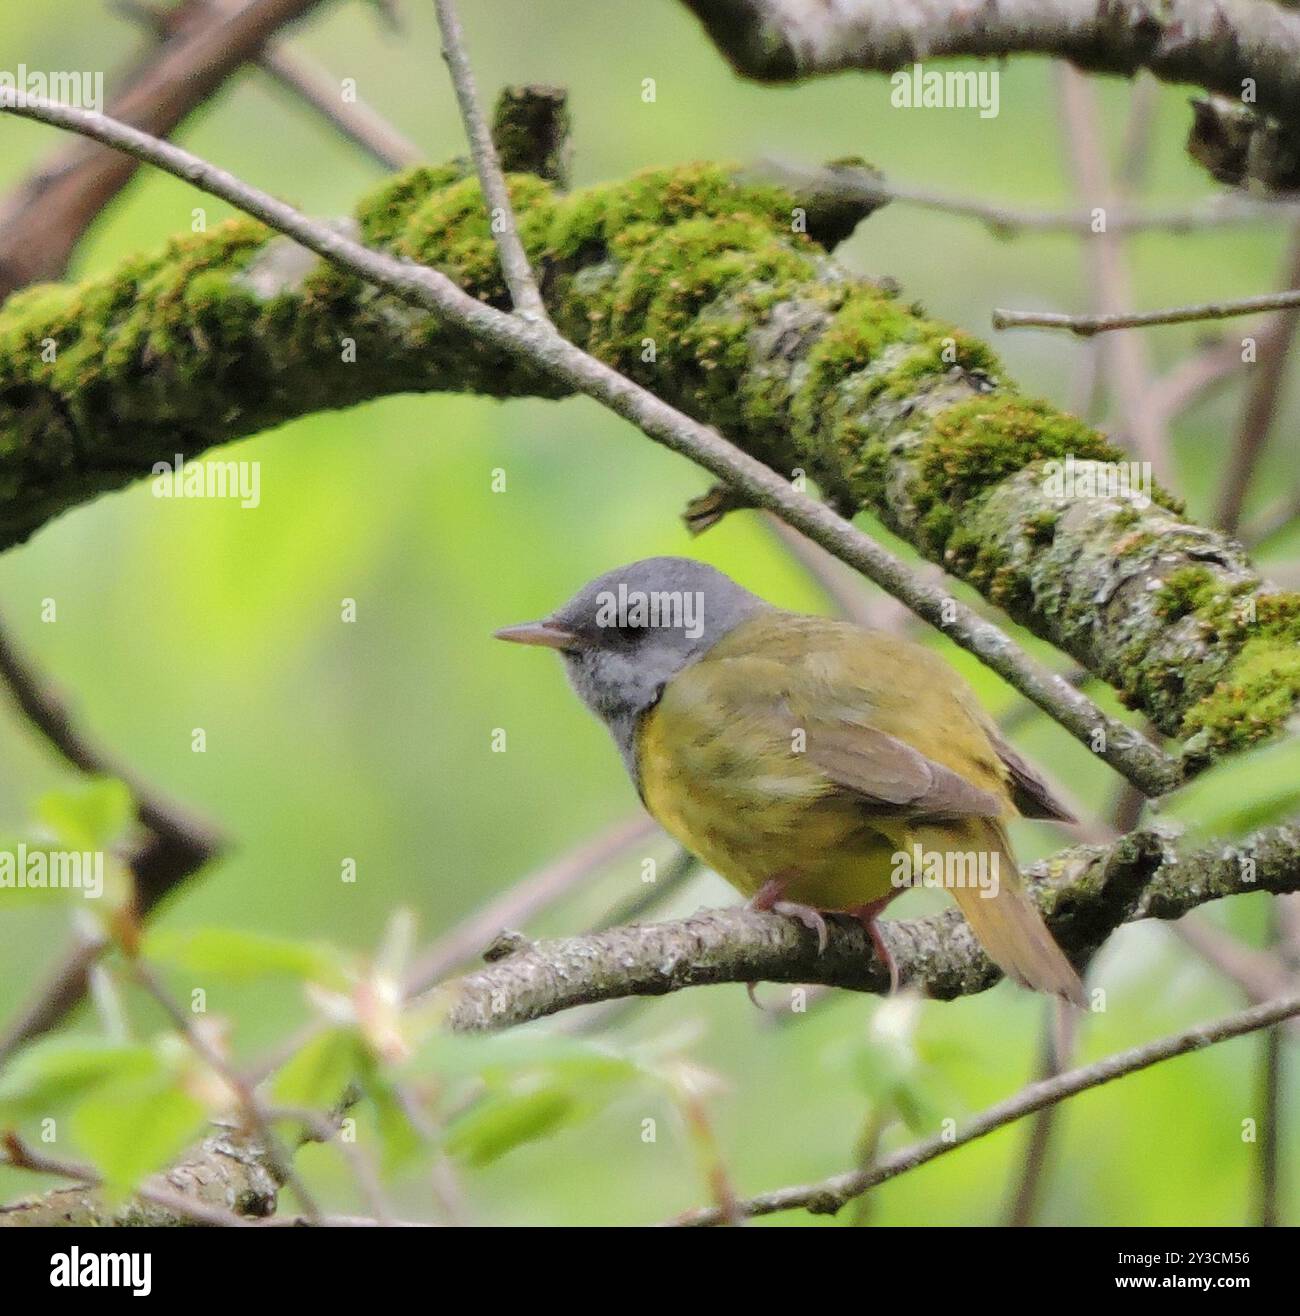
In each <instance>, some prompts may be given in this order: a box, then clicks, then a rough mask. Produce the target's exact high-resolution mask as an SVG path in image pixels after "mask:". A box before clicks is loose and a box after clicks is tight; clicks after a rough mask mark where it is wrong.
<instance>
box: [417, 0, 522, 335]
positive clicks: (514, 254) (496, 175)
mask: <svg viewBox="0 0 1300 1316" xmlns="http://www.w3.org/2000/svg"><path fill="white" fill-rule="evenodd" d="M434 7H435V8H436V9H437V11H438V28H439V30H440V31H441V32H442V57H443V59H445V60H446V61H447V67H448V68H449V69H450V70H451V81H452V86H454V87H455V89H456V103H457V104H458V105H459V106H460V117H461V119H462V120H463V121H464V124H465V133H466V136H468V138H469V148H470V153H471V154H472V155H473V157H474V166H475V168H476V169H477V171H478V177H479V182H480V184H482V187H483V195H484V197H486V198H487V203H488V205H489V206H490V207H491V212H492V234H493V236H494V237H495V238H496V243H497V251H498V252H499V253H500V256H501V268H502V270H503V271H504V272H505V276H506V283H507V285H508V286H509V288H510V298H511V301H513V303H514V308H515V310H516V312H518V314H519V315H520V316H521V317H522V318H523V319H525V320H542V321H545V320H547V318H548V317H547V314H546V306H545V304H544V303H543V301H542V294H541V293H540V292H538V290H537V280H536V279H534V278H533V271H532V267H531V266H530V265H529V264H528V257H527V256H526V255H525V254H524V244H523V243H522V242H520V240H519V229H518V227H517V225H516V224H515V213H514V209H513V207H512V206H511V204H510V193H509V192H508V191H507V190H506V180H505V177H504V175H503V174H502V173H501V162H500V161H499V160H498V159H497V152H496V147H495V146H494V145H493V142H492V134H491V133H490V132H489V131H488V125H487V119H485V118H484V116H483V111H482V109H481V107H480V106H479V102H478V89H477V87H476V86H475V83H474V70H473V69H472V68H471V67H470V62H469V56H468V54H467V53H466V51H465V33H464V31H463V30H462V28H461V25H460V16H459V15H458V14H457V12H456V6H455V5H454V4H453V3H452V0H434Z"/></svg>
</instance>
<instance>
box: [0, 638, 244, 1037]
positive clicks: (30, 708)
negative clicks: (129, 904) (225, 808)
mask: <svg viewBox="0 0 1300 1316" xmlns="http://www.w3.org/2000/svg"><path fill="white" fill-rule="evenodd" d="M0 685H3V687H4V688H5V689H6V690H7V691H8V694H9V696H10V697H11V698H12V699H13V702H14V704H15V706H16V707H17V709H18V711H19V712H20V713H21V714H22V715H23V717H25V718H26V720H27V721H28V722H29V723H30V724H31V726H32V727H33V728H34V729H35V730H36V731H37V732H38V733H39V734H40V735H41V736H42V737H43V738H44V739H45V741H46V743H47V744H49V745H50V746H51V748H52V749H54V751H55V752H56V753H57V754H58V755H59V756H60V757H61V758H62V759H63V760H64V761H65V762H66V763H68V764H70V765H71V766H72V767H74V768H76V769H77V770H78V771H79V772H84V773H86V774H87V775H88V776H102V777H116V778H117V779H118V780H119V781H122V782H124V783H125V785H126V786H127V789H128V790H129V791H130V792H131V798H132V802H133V805H134V808H135V816H136V819H137V821H138V822H139V823H140V825H141V827H142V828H143V829H144V832H145V835H144V837H143V838H142V839H141V840H140V841H139V842H138V844H137V845H136V847H135V849H134V851H133V852H132V854H131V855H130V857H129V859H128V865H129V867H130V869H131V874H132V877H133V879H134V889H135V915H136V917H137V918H144V917H145V916H147V915H148V914H149V913H150V912H151V911H152V910H153V909H154V907H155V906H156V905H157V904H158V902H159V901H160V900H162V899H163V897H164V896H166V895H168V894H169V893H170V892H172V891H175V890H176V889H177V888H178V887H180V886H181V885H182V884H183V883H184V882H185V881H186V880H188V879H189V878H190V877H192V876H193V875H194V874H195V873H197V872H198V871H199V869H201V868H202V867H203V866H204V865H205V864H207V863H208V862H210V861H211V860H212V859H214V858H216V856H217V855H218V854H220V852H221V850H222V848H223V846H224V844H225V843H224V841H223V839H222V838H221V836H220V835H219V833H217V832H216V831H215V830H213V829H212V828H211V827H210V826H208V825H207V824H205V823H203V822H200V821H199V820H198V819H197V818H194V817H193V816H191V815H190V814H188V813H187V812H186V811H185V810H184V809H182V808H181V807H180V806H179V805H177V804H175V803H173V802H172V801H171V800H168V799H166V798H165V797H164V796H162V795H159V794H158V793H157V792H155V791H154V790H153V789H152V788H151V787H149V786H148V785H146V784H145V783H144V782H142V781H141V780H140V779H139V778H138V777H137V776H136V775H135V773H133V772H131V771H130V770H129V769H128V768H126V767H124V766H123V765H122V764H121V763H119V762H118V761H117V760H116V759H115V758H114V757H113V756H112V755H111V754H110V753H109V752H108V751H107V750H104V749H103V748H101V747H100V746H99V745H97V744H95V742H94V741H93V740H92V739H91V738H90V737H89V736H88V735H87V734H86V733H85V732H84V731H83V730H82V729H81V728H80V727H79V726H78V725H77V723H76V722H75V721H74V720H73V718H72V716H71V714H70V713H69V712H68V709H67V707H66V706H65V705H64V703H63V701H62V700H61V699H60V698H59V697H58V695H56V694H55V693H54V691H53V690H51V689H50V687H49V685H48V683H47V682H46V681H45V680H44V679H43V678H42V677H41V676H40V674H39V673H38V672H37V671H36V669H35V668H34V667H32V666H31V664H30V663H29V662H28V661H27V660H26V659H25V658H24V657H23V655H22V654H21V653H19V651H18V649H17V647H16V646H15V644H14V642H13V640H12V638H11V637H10V635H9V634H8V632H7V630H6V629H5V628H4V626H3V625H0ZM101 950H102V944H100V943H97V942H94V941H87V940H78V941H76V942H75V943H74V944H73V945H72V946H71V947H70V948H69V949H68V950H67V951H66V952H65V954H64V957H63V960H62V962H61V963H60V964H59V966H58V967H57V968H56V969H55V971H54V972H53V974H52V975H51V977H50V978H49V980H48V981H47V982H46V983H44V984H43V985H42V986H41V987H40V988H39V989H38V990H37V992H36V993H35V995H34V996H33V998H32V1000H31V1002H30V1003H29V1004H28V1005H26V1006H25V1007H24V1008H23V1009H22V1010H21V1011H20V1012H19V1014H18V1016H17V1017H16V1018H15V1019H14V1020H13V1021H12V1022H11V1023H10V1024H9V1026H8V1027H7V1029H6V1030H5V1033H4V1036H3V1038H2V1039H0V1062H3V1060H4V1058H5V1057H6V1056H8V1055H9V1054H10V1053H11V1052H12V1051H13V1050H14V1049H15V1048H16V1047H18V1046H20V1045H22V1044H23V1043H24V1042H28V1041H30V1040H31V1039H32V1038H33V1037H39V1036H40V1035H41V1034H42V1033H44V1032H47V1031H48V1030H49V1029H50V1028H53V1027H54V1026H55V1025H56V1024H57V1023H58V1022H59V1021H60V1020H61V1019H62V1018H64V1016H65V1015H66V1014H67V1013H68V1011H69V1010H71V1009H72V1008H73V1007H74V1006H76V1005H77V1004H78V1003H79V1002H80V1001H81V1000H82V999H83V998H84V996H85V993H86V986H87V981H88V979H87V975H88V973H89V971H90V967H91V965H92V964H94V962H95V961H96V960H97V959H98V958H99V955H100V953H101Z"/></svg>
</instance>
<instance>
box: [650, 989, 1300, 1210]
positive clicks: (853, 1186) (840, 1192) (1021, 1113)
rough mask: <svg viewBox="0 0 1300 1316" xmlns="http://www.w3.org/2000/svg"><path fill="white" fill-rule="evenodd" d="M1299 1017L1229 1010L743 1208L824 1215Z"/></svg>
mask: <svg viewBox="0 0 1300 1316" xmlns="http://www.w3.org/2000/svg"><path fill="white" fill-rule="evenodd" d="M1297 1014H1300V995H1298V994H1296V993H1292V994H1290V995H1287V996H1281V997H1279V998H1278V999H1277V1000H1275V1001H1269V1002H1268V1003H1267V1004H1265V1005H1256V1006H1252V1007H1251V1008H1250V1009H1249V1010H1243V1011H1242V1012H1241V1013H1240V1014H1234V1015H1229V1016H1228V1017H1227V1018H1226V1019H1218V1020H1216V1021H1215V1022H1213V1023H1208V1024H1197V1025H1196V1026H1195V1027H1192V1028H1188V1029H1185V1030H1184V1031H1183V1032H1181V1033H1174V1034H1173V1035H1172V1036H1170V1037H1163V1038H1160V1039H1159V1040H1158V1041H1155V1042H1146V1043H1144V1044H1143V1045H1141V1046H1135V1047H1133V1048H1132V1049H1131V1050H1128V1051H1120V1052H1118V1053H1117V1054H1115V1055H1112V1056H1107V1057H1106V1058H1105V1059H1104V1060H1098V1061H1097V1062H1096V1063H1095V1064H1091V1065H1084V1066H1082V1067H1081V1068H1078V1069H1071V1070H1068V1071H1067V1072H1065V1073H1063V1074H1057V1075H1054V1076H1053V1077H1051V1078H1047V1079H1043V1080H1042V1081H1040V1082H1038V1083H1030V1084H1029V1085H1028V1086H1027V1087H1024V1088H1021V1089H1020V1091H1019V1092H1017V1093H1016V1094H1015V1096H1013V1097H1008V1098H1007V1100H1006V1101H1002V1102H999V1103H998V1104H997V1105H996V1106H990V1107H989V1108H988V1109H987V1110H984V1111H981V1112H980V1114H978V1115H977V1116H975V1118H974V1119H972V1120H971V1121H970V1122H969V1123H968V1124H967V1125H966V1126H965V1128H963V1129H959V1130H958V1131H957V1133H956V1134H949V1133H948V1132H946V1131H945V1132H943V1133H938V1134H935V1135H934V1137H931V1138H926V1139H924V1140H922V1141H921V1142H917V1143H913V1144H912V1145H911V1146H910V1147H904V1148H903V1149H902V1150H901V1151H897V1152H894V1153H893V1154H892V1155H891V1156H885V1157H883V1158H882V1159H880V1160H878V1161H877V1162H876V1163H875V1164H874V1165H872V1166H870V1167H869V1168H867V1169H865V1170H852V1171H850V1172H849V1173H847V1174H837V1175H833V1176H832V1177H831V1178H829V1179H824V1180H822V1181H821V1182H820V1183H812V1184H798V1185H796V1186H795V1187H792V1188H780V1189H777V1190H776V1191H775V1192H770V1193H761V1194H759V1196H757V1197H750V1198H747V1199H745V1200H742V1201H740V1202H738V1203H736V1206H735V1209H736V1210H738V1211H739V1212H740V1214H741V1215H742V1216H747V1217H753V1216H760V1215H774V1214H776V1213H777V1212H778V1211H794V1210H799V1209H804V1210H808V1211H812V1212H813V1213H815V1214H818V1215H833V1214H834V1213H835V1212H836V1211H838V1210H839V1209H840V1207H842V1206H843V1205H844V1204H845V1203H846V1202H850V1201H852V1200H853V1199H854V1198H855V1197H860V1196H861V1195H862V1194H863V1193H865V1192H867V1191H868V1189H871V1188H874V1187H876V1185H877V1184H882V1183H885V1182H886V1181H887V1180H889V1179H894V1178H897V1177H898V1176H899V1175H900V1174H904V1173H906V1172H907V1171H908V1170H914V1169H916V1168H917V1167H918V1166H921V1165H925V1164H926V1163H927V1162H929V1161H932V1160H934V1159H935V1157H937V1156H943V1155H946V1154H947V1153H948V1152H950V1151H955V1150H956V1149H957V1148H958V1147H964V1146H966V1145H967V1144H968V1143H971V1142H974V1141H975V1140H976V1139H978V1138H983V1137H985V1136H986V1135H987V1134H990V1133H993V1132H994V1131H995V1130H997V1129H1001V1128H1005V1127H1006V1125H1008V1124H1013V1123H1014V1122H1015V1121H1016V1120H1020V1119H1024V1117H1025V1116H1026V1115H1032V1114H1033V1113H1034V1112H1035V1111H1039V1110H1045V1109H1046V1108H1048V1107H1049V1106H1053V1105H1056V1104H1057V1103H1058V1102H1061V1101H1064V1100H1065V1099H1066V1098H1067V1097H1073V1096H1077V1095H1078V1094H1079V1093H1080V1092H1087V1091H1088V1090H1089V1089H1090V1088H1096V1087H1100V1086H1101V1085H1102V1084H1103V1083H1111V1082H1114V1080H1115V1079H1117V1078H1124V1077H1125V1076H1127V1075H1128V1074H1135V1073H1137V1072H1138V1071H1139V1070H1142V1069H1149V1068H1150V1067H1151V1066H1152V1065H1158V1064H1160V1063H1161V1062H1162V1061H1165V1060H1172V1059H1174V1057H1176V1056H1184V1055H1187V1054H1188V1053H1189V1052H1192V1051H1200V1050H1202V1049H1203V1048H1204V1047H1207V1046H1214V1045H1215V1044H1216V1043H1218V1042H1226V1041H1228V1040H1229V1039H1231V1038H1234V1037H1242V1036H1244V1035H1245V1034H1247V1033H1253V1032H1256V1031H1257V1030H1258V1029H1260V1028H1267V1027H1269V1026H1270V1025H1272V1024H1277V1023H1281V1022H1282V1021H1283V1020H1284V1019H1291V1018H1294V1017H1295V1016H1296V1015H1297ZM669 1223H671V1224H675V1225H716V1224H722V1223H724V1221H723V1220H722V1219H721V1217H720V1214H719V1212H718V1211H717V1209H716V1208H714V1207H705V1208H703V1209H701V1210H697V1211H688V1212H686V1213H685V1214H684V1215H681V1216H678V1217H677V1219H675V1220H673V1221H670V1222H669Z"/></svg>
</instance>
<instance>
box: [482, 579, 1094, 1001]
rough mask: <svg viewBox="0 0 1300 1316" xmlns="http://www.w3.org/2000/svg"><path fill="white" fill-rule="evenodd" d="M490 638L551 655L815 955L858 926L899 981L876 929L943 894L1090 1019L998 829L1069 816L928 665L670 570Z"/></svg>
mask: <svg viewBox="0 0 1300 1316" xmlns="http://www.w3.org/2000/svg"><path fill="white" fill-rule="evenodd" d="M497 636H498V637H499V638H500V639H503V640H510V641H513V642H515V643H517V644H539V645H545V646H547V647H549V648H552V649H557V650H558V651H559V652H560V654H561V656H562V657H563V659H564V664H565V667H566V668H567V670H568V675H569V680H570V682H571V683H572V685H573V687H574V689H575V690H576V691H577V693H578V695H579V696H580V697H581V699H582V700H583V702H584V703H585V704H586V705H587V707H588V708H590V709H591V710H592V712H594V713H595V714H596V715H597V716H598V717H599V718H600V719H601V720H602V721H603V722H604V723H605V725H606V726H607V727H608V728H609V730H610V733H611V734H612V735H613V737H614V741H615V743H616V744H617V745H618V748H619V752H620V753H621V754H622V756H623V761H624V763H625V764H626V765H627V770H628V772H629V773H630V774H631V776H632V780H633V782H634V783H635V785H636V787H637V790H638V792H639V793H640V796H641V799H642V801H643V802H644V803H645V806H646V808H647V809H648V810H649V811H650V813H651V814H653V815H654V817H655V818H656V819H657V820H658V821H659V823H660V824H662V826H663V827H664V828H665V829H666V830H667V831H669V832H671V833H672V835H673V836H675V837H676V838H677V839H678V840H679V841H681V842H682V844H683V845H685V846H686V847H687V848H688V849H690V850H692V851H693V852H694V853H695V854H696V855H698V856H699V857H700V858H701V859H702V860H704V862H705V863H707V864H708V865H709V866H710V867H711V868H713V869H714V870H715V871H716V872H718V873H720V874H721V875H722V876H723V877H725V878H726V879H727V880H728V881H729V882H731V883H732V884H733V885H734V886H736V887H737V888H739V890H740V891H741V892H743V893H744V894H745V895H747V896H749V897H750V898H751V899H750V904H751V906H752V907H754V908H758V909H771V910H775V911H777V912H778V913H784V914H788V915H791V916H794V917H797V918H799V919H801V920H802V921H803V922H804V923H806V924H807V925H808V926H809V927H812V928H814V929H815V930H816V931H817V933H818V936H819V939H820V940H821V943H822V944H823V945H824V944H825V936H826V927H825V920H824V919H823V918H822V912H823V911H831V910H834V911H846V912H848V913H850V914H852V915H854V916H856V917H858V918H859V919H861V920H862V922H863V923H864V924H865V925H866V927H867V929H868V931H869V932H870V933H871V936H872V941H873V943H874V945H875V947H876V950H877V953H878V954H879V955H880V956H881V958H882V960H883V961H884V962H885V963H886V964H888V965H889V968H890V974H891V979H892V980H893V981H894V983H895V984H896V982H897V975H896V970H895V968H894V964H893V959H892V957H891V956H890V955H889V952H888V948H887V946H886V945H885V942H884V939H883V938H882V937H881V935H880V931H879V928H878V927H877V925H876V919H877V916H878V915H879V913H880V911H881V910H882V909H883V908H884V907H885V905H886V904H887V902H888V901H889V900H891V899H892V898H893V897H894V896H895V895H897V894H899V892H900V891H901V890H902V889H903V887H904V886H906V885H944V886H946V887H948V888H949V889H950V890H951V891H952V894H953V896H954V897H955V898H956V900H957V903H958V905H959V906H960V908H961V910H962V913H963V914H964V915H965V916H966V919H967V921H968V922H969V923H970V925H971V927H972V929H973V930H974V932H975V935H976V936H977V937H978V938H979V940H980V942H981V943H982V944H983V946H984V949H985V950H986V951H987V952H988V953H989V955H990V957H991V958H992V959H993V960H994V961H996V963H997V964H998V965H999V966H1000V967H1001V968H1002V970H1003V971H1004V972H1005V973H1006V974H1007V975H1008V976H1009V977H1011V978H1013V979H1014V980H1015V981H1017V982H1019V983H1022V984H1024V985H1025V986H1028V987H1034V988H1037V989H1039V990H1042V991H1047V992H1054V993H1056V994H1058V995H1060V996H1063V997H1065V998H1067V999H1068V1000H1070V1001H1073V1002H1075V1003H1076V1004H1083V988H1082V985H1081V984H1080V982H1079V978H1078V975H1077V974H1076V973H1075V971H1074V969H1073V967H1072V966H1071V965H1070V963H1069V961H1068V960H1067V959H1066V958H1065V955H1064V954H1063V953H1062V951H1061V949H1060V947H1059V946H1058V945H1057V944H1056V942H1055V941H1054V940H1053V939H1052V935H1051V933H1050V932H1049V931H1048V930H1047V927H1046V925H1045V924H1044V923H1043V920H1042V917H1041V916H1040V914H1039V912H1038V909H1037V907H1036V906H1035V905H1034V903H1033V901H1032V900H1031V899H1030V897H1029V896H1028V894H1027V893H1026V891H1025V888H1024V885H1023V882H1022V880H1021V878H1020V874H1019V871H1018V869H1017V868H1016V863H1015V859H1014V857H1013V856H1012V852H1011V845H1010V841H1009V840H1008V838H1007V832H1006V822H1007V820H1008V819H1009V818H1012V817H1014V816H1015V815H1016V813H1017V811H1019V813H1021V814H1023V815H1025V816H1026V817H1031V818H1056V819H1060V820H1062V821H1065V822H1071V821H1073V819H1072V818H1071V816H1070V814H1069V813H1068V811H1067V810H1066V809H1065V808H1064V807H1063V806H1062V805H1060V804H1059V803H1057V801H1056V800H1054V799H1053V798H1052V795H1051V792H1050V791H1049V790H1048V788H1047V786H1046V785H1045V784H1044V783H1043V782H1042V780H1041V779H1040V778H1039V777H1038V776H1037V775H1036V774H1035V773H1034V771H1033V770H1032V769H1031V768H1030V767H1029V766H1028V765H1027V764H1026V763H1025V762H1024V761H1023V760H1022V759H1021V758H1020V757H1019V756H1018V755H1017V754H1016V753H1015V751H1014V750H1012V749H1011V748H1010V746H1008V745H1007V744H1006V743H1005V741H1003V740H1002V738H1001V736H1000V735H999V734H998V731H997V728H996V727H995V726H994V724H993V722H992V721H991V719H990V718H989V717H988V715H987V714H986V713H985V712H984V710H983V709H982V708H981V707H980V705H979V703H978V701H977V700H976V698H975V695H974V693H973V692H972V691H971V690H970V689H969V687H968V686H967V685H966V684H965V683H964V682H963V681H962V679H961V678H960V677H959V676H958V675H957V673H956V672H954V671H953V669H952V668H951V667H949V666H948V664H947V663H946V662H944V661H943V659H941V658H940V657H938V656H937V655H936V654H934V653H931V652H930V651H929V650H928V649H924V648H922V647H920V646H919V645H916V644H913V643H911V642H910V641H908V640H903V639H898V638H896V637H894V636H891V635H885V634H881V633H879V632H875V631H869V630H865V629H863V628H862V627H860V626H855V625H852V624H850V623H848V622H844V621H837V620H833V619H831V618H827V617H816V616H808V615H805V614H802V613H796V612H786V611H784V610H783V609H780V608H776V607H773V606H772V605H771V604H769V603H766V602H764V600H762V599H760V598H758V597H757V596H756V595H754V594H751V593H750V592H749V591H748V590H746V589H743V588H742V587H741V586H740V585H737V584H736V583H735V581H733V580H731V579H730V578H728V577H727V576H724V575H723V574H722V573H721V572H720V571H717V570H715V569H714V568H712V567H710V566H707V565H705V564H704V563H702V562H695V561H691V560H690V559H688V558H674V557H660V558H648V559H646V560H645V561H642V562H634V563H632V564H631V565H630V566H626V567H622V568H619V569H618V570H616V571H611V572H609V573H607V574H606V575H604V576H601V577H599V578H598V579H596V580H594V581H592V582H591V583H590V584H589V585H587V586H586V587H585V588H584V589H582V590H581V591H580V592H579V593H578V594H577V595H575V596H574V598H572V599H571V600H570V601H569V602H568V603H566V604H564V606H563V607H561V608H559V609H558V610H557V611H555V612H554V613H552V614H551V615H550V616H549V617H546V618H544V619H543V620H541V621H537V622H529V623H525V624H523V625H520V626H509V627H507V628H505V629H504V630H500V631H498V632H497ZM990 871H991V876H990ZM931 879H935V880H931Z"/></svg>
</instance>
